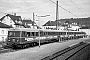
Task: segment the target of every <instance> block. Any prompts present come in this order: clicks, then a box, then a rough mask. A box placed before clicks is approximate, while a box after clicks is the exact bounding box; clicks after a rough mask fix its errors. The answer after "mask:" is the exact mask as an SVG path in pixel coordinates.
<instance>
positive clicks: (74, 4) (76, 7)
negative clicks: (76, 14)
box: [70, 0, 86, 15]
mask: <svg viewBox="0 0 90 60" xmlns="http://www.w3.org/2000/svg"><path fill="white" fill-rule="evenodd" d="M70 2H72V3H73V5H75V6H76V8H78V9H79V10H80V11H81V12H83V11H82V10H81V9H80V8H79V7H78V6H77V5H76V4H75V3H74V2H73V1H72V0H70ZM83 13H84V12H83ZM84 15H86V14H85V13H84Z"/></svg>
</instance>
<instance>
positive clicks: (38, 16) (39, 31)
mask: <svg viewBox="0 0 90 60" xmlns="http://www.w3.org/2000/svg"><path fill="white" fill-rule="evenodd" d="M36 16H37V15H36ZM47 16H50V15H45V16H37V17H38V25H39V26H40V17H47ZM38 36H39V47H40V36H41V34H40V27H39V30H38Z"/></svg>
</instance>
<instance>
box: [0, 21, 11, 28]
mask: <svg viewBox="0 0 90 60" xmlns="http://www.w3.org/2000/svg"><path fill="white" fill-rule="evenodd" d="M0 28H12V27H11V26H9V25H6V24H3V23H1V22H0Z"/></svg>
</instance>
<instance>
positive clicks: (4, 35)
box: [0, 28, 9, 42]
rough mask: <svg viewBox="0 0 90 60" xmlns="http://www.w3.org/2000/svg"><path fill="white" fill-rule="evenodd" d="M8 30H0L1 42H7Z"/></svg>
mask: <svg viewBox="0 0 90 60" xmlns="http://www.w3.org/2000/svg"><path fill="white" fill-rule="evenodd" d="M8 30H9V29H7V28H0V42H1V41H5V40H6V38H7V35H8Z"/></svg>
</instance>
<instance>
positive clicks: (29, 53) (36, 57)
mask: <svg viewBox="0 0 90 60" xmlns="http://www.w3.org/2000/svg"><path fill="white" fill-rule="evenodd" d="M89 40H90V38H81V39H74V40H68V41H65V42H55V43H50V44H45V45H41V46H40V47H38V46H36V47H30V48H27V49H23V50H19V51H15V52H9V53H4V54H0V60H41V59H42V58H44V57H47V56H50V55H52V54H53V53H55V52H58V51H61V50H63V49H65V48H67V47H71V46H73V45H75V44H78V43H80V42H82V41H84V42H86V41H87V42H89Z"/></svg>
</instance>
